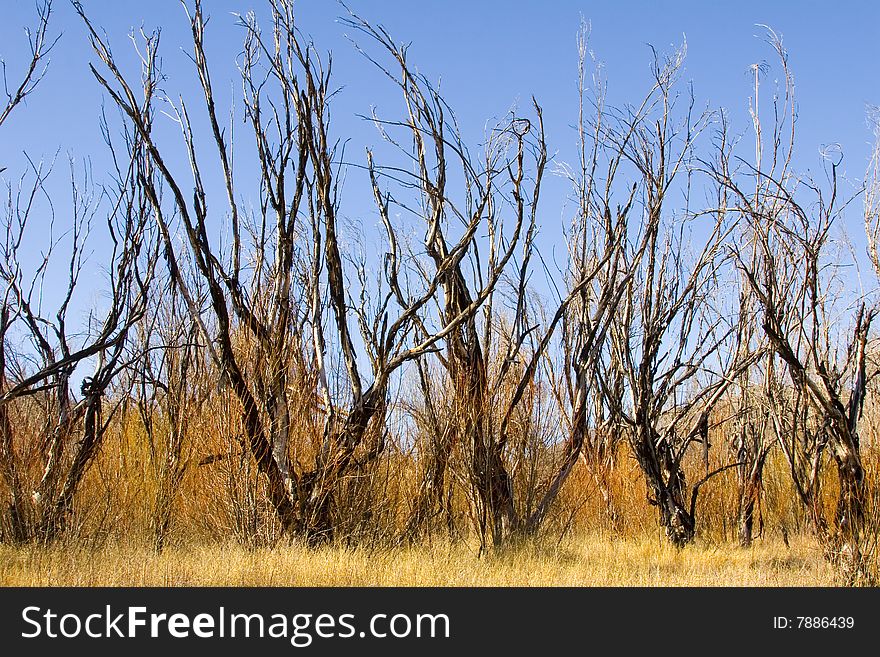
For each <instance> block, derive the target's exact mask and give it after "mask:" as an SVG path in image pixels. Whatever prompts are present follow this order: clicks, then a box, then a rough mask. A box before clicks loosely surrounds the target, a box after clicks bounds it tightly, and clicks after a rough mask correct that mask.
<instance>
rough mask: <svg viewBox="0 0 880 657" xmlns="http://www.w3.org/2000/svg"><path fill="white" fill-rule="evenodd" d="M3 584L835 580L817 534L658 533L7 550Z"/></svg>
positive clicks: (1, 562)
mask: <svg viewBox="0 0 880 657" xmlns="http://www.w3.org/2000/svg"><path fill="white" fill-rule="evenodd" d="M0 584H2V585H3V586H831V585H834V584H835V581H834V573H833V571H832V569H831V568H830V567H829V566H828V565H827V563H826V562H825V561H824V560H823V559H822V555H821V553H820V551H819V549H818V547H817V546H816V544H815V541H814V540H812V539H810V538H809V537H794V538H792V539H791V540H790V546H788V547H787V546H786V545H785V544H784V543H783V542H782V540H775V539H767V540H763V541H757V542H756V543H755V544H754V546H753V547H752V548H749V549H742V548H738V547H736V546H735V545H733V544H730V545H725V544H713V543H709V542H706V541H698V542H697V543H696V544H694V545H692V546H689V547H687V548H685V549H684V550H680V551H678V550H675V549H674V548H671V547H669V546H668V545H667V544H666V543H665V542H664V541H662V540H660V539H659V537H653V538H648V537H643V538H641V539H621V538H614V539H611V538H610V537H606V536H599V535H591V536H582V537H571V538H568V539H566V540H564V541H563V542H561V543H560V544H558V545H555V544H551V545H543V546H541V545H536V544H530V545H528V546H523V547H520V548H512V549H509V550H507V551H505V552H504V553H502V554H498V555H492V556H489V557H483V558H478V557H477V556H476V554H475V552H474V551H473V550H469V549H468V548H466V547H465V546H451V545H446V544H444V545H438V544H436V543H435V544H434V545H433V546H430V547H429V546H423V547H416V548H399V549H392V550H383V551H366V550H360V549H346V548H342V547H328V548H324V549H320V550H308V549H305V548H301V547H298V546H285V547H276V548H273V549H259V550H253V551H248V550H245V549H243V548H242V547H240V546H238V545H235V544H230V545H219V544H213V545H204V546H200V547H186V548H181V547H172V548H169V549H166V550H165V551H164V552H163V553H162V554H161V555H157V554H156V553H155V552H153V551H151V550H149V549H148V548H146V547H139V546H134V545H124V544H116V545H105V546H103V547H101V548H99V549H94V550H90V549H86V548H84V547H82V546H76V545H58V546H55V547H51V548H40V547H26V548H10V547H6V546H3V547H0Z"/></svg>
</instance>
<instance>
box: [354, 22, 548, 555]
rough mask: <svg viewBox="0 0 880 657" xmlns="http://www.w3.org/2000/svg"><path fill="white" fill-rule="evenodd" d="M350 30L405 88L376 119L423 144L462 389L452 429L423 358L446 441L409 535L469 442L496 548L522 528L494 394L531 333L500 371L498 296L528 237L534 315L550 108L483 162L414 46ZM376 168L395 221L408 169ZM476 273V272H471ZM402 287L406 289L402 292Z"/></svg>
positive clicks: (454, 392) (425, 185)
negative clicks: (506, 214) (393, 114)
mask: <svg viewBox="0 0 880 657" xmlns="http://www.w3.org/2000/svg"><path fill="white" fill-rule="evenodd" d="M348 25H350V26H351V27H353V28H355V29H356V30H358V31H359V32H361V33H364V34H366V35H367V36H368V37H369V38H370V39H372V40H374V41H375V42H376V43H377V44H378V45H379V46H380V47H381V48H382V49H383V50H384V51H385V52H386V53H387V54H388V55H390V56H391V59H392V60H393V62H394V64H395V66H396V70H395V71H394V72H391V71H389V70H388V69H387V68H386V67H384V66H383V65H381V64H379V63H378V62H377V61H376V60H373V61H374V63H376V65H377V66H378V67H379V68H380V69H381V70H382V71H384V72H385V73H386V74H387V75H388V77H389V78H390V79H392V80H393V81H394V82H395V83H396V84H397V86H398V87H399V89H400V91H401V93H402V95H403V100H404V104H405V107H406V116H405V118H404V119H403V120H402V121H400V122H394V121H384V120H380V119H378V118H375V120H376V123H377V125H378V126H379V127H380V129H381V131H382V133H383V135H385V136H386V138H387V139H389V140H391V141H392V142H394V143H397V141H396V136H394V135H389V132H392V131H394V130H395V129H397V128H400V129H402V130H403V132H404V134H405V136H407V137H408V138H409V141H410V143H411V150H410V149H407V148H406V147H401V150H403V151H404V152H406V153H407V155H408V157H410V158H411V159H412V162H413V164H414V172H413V173H412V180H409V179H408V178H407V179H406V181H405V183H404V185H405V186H412V187H414V188H415V189H416V191H417V194H418V199H417V203H418V207H417V209H416V208H414V209H413V211H414V212H415V213H416V214H417V216H418V217H419V218H420V219H421V220H423V221H424V230H425V238H424V242H423V245H424V249H425V253H426V255H427V257H428V259H429V263H426V265H425V268H423V269H422V271H423V275H424V277H427V278H429V279H430V280H436V281H438V283H439V288H440V290H441V291H442V302H440V306H439V315H440V317H439V321H440V323H441V324H444V323H445V324H447V325H450V326H452V327H453V328H452V330H449V331H445V332H444V333H443V336H442V337H443V342H444V344H445V354H444V355H442V356H441V357H440V361H441V363H442V366H443V368H444V370H445V371H446V375H447V378H448V381H449V385H450V386H451V388H450V389H451V393H450V394H449V396H448V401H449V408H448V411H447V412H448V413H449V414H450V415H451V418H450V419H451V422H449V424H448V426H446V427H445V428H442V429H441V428H440V422H439V421H438V420H437V416H438V411H437V410H436V409H435V408H434V404H435V401H434V400H433V399H432V397H433V396H434V395H435V392H434V391H432V390H431V389H430V387H429V386H428V385H427V383H428V382H427V379H426V376H425V367H426V365H425V364H424V363H420V364H418V368H419V371H420V377H421V381H422V387H423V392H424V394H425V404H426V407H427V416H428V417H429V418H433V420H432V424H433V434H434V445H433V449H432V450H431V453H430V455H429V456H428V458H427V459H426V468H425V471H424V474H423V481H422V485H421V487H420V492H419V496H418V498H417V500H416V501H415V504H414V508H413V511H412V514H411V517H410V520H409V526H408V528H407V532H406V533H407V535H408V536H409V537H410V538H412V537H414V536H415V535H416V534H417V533H419V532H420V531H421V530H422V529H423V525H424V523H425V522H427V520H429V519H430V517H431V516H433V515H434V514H435V513H436V511H437V508H438V507H439V506H440V504H441V503H442V500H443V497H444V495H445V485H446V483H445V482H446V478H447V468H448V464H449V459H450V456H451V454H452V453H453V452H454V451H455V450H456V449H463V450H465V451H466V452H467V453H469V458H470V463H469V467H468V472H467V478H468V480H469V483H470V486H471V487H472V490H473V493H474V497H473V504H474V506H475V507H476V509H475V511H476V514H475V515H476V522H477V525H478V530H479V534H480V536H481V540H482V541H483V542H484V543H485V541H486V538H487V537H489V540H491V541H492V543H493V544H494V545H496V546H497V545H500V544H501V542H502V541H503V540H504V539H505V537H506V536H507V535H509V534H510V532H511V531H513V530H514V528H515V527H516V526H517V525H518V524H519V523H518V518H517V513H516V509H515V502H514V492H513V486H512V481H511V477H510V473H509V471H508V468H507V465H506V463H505V455H504V453H505V447H506V435H505V431H504V426H503V425H504V422H505V421H509V418H508V419H507V420H505V421H502V427H501V431H500V432H499V431H498V430H497V429H495V428H494V427H493V426H492V418H493V415H494V414H493V413H492V411H491V404H492V398H493V389H495V388H497V386H498V385H499V382H500V381H501V380H502V379H504V377H505V374H506V369H507V368H508V367H509V365H510V363H512V362H513V361H514V359H515V357H516V355H517V353H516V352H517V351H518V350H519V347H520V346H521V345H522V342H523V340H524V339H525V337H526V334H525V333H524V332H523V329H524V327H523V326H521V324H522V322H521V321H520V318H517V322H518V327H517V328H518V330H520V333H519V334H518V335H517V336H515V337H514V338H513V342H512V343H511V344H510V345H509V349H508V353H506V354H504V356H505V361H504V362H505V363H506V365H502V366H501V368H500V369H501V371H499V372H497V374H496V373H495V372H493V367H492V363H491V359H492V358H493V357H494V356H496V355H498V354H496V353H494V351H495V347H494V345H493V339H494V335H493V331H494V325H495V316H494V312H495V305H494V294H495V289H496V286H497V285H498V282H499V280H500V279H501V277H502V275H503V274H504V273H506V271H507V268H508V264H509V263H511V261H512V258H513V256H514V254H515V253H516V251H517V250H518V248H520V244H521V243H522V244H523V245H524V246H523V247H522V248H524V254H523V261H522V265H521V267H522V269H521V276H520V280H522V285H520V286H519V287H518V289H517V290H515V294H516V295H517V297H516V298H517V301H516V304H517V312H522V311H523V309H522V308H521V304H522V303H524V296H525V289H524V285H525V275H526V274H525V271H526V270H527V268H528V260H529V257H530V253H531V249H532V239H533V236H534V233H535V228H536V223H535V222H536V211H537V204H538V198H539V195H540V188H541V179H542V177H543V173H544V167H545V165H546V161H547V153H546V147H545V145H544V136H543V123H542V117H541V109H540V107H538V106H537V103H536V104H535V116H536V118H535V125H534V126H533V125H532V122H531V121H529V120H526V119H520V118H517V117H510V118H509V120H507V121H505V122H503V123H502V124H500V125H498V126H496V127H495V128H494V129H493V131H492V134H491V136H490V140H489V143H488V144H487V145H486V148H485V157H484V158H483V160H482V161H479V160H475V159H473V158H472V157H471V156H470V154H469V152H468V149H467V147H466V146H465V144H464V143H463V141H462V138H461V135H460V132H459V130H458V126H457V125H456V123H455V120H454V117H453V116H452V110H451V109H450V108H449V107H448V106H447V104H446V103H445V101H444V100H443V99H442V97H441V96H440V95H439V93H438V92H437V91H436V89H434V88H433V87H432V86H431V84H430V83H429V82H428V80H427V79H426V78H424V77H423V76H420V75H418V74H416V73H415V72H414V71H413V69H412V68H411V66H410V64H409V63H408V61H407V53H406V48H405V47H400V46H397V45H396V44H395V43H394V41H393V40H392V39H391V37H390V36H389V35H388V33H387V32H386V31H385V30H384V29H383V28H382V27H381V26H378V27H373V26H372V25H370V24H368V23H367V22H366V21H363V20H362V19H360V18H358V17H357V16H354V15H352V18H351V19H350V20H349V21H348ZM530 134H534V135H535V138H534V139H535V141H534V143H533V144H532V145H530V144H529V142H528V141H527V138H528V136H529V135H530ZM527 157H531V158H533V160H534V172H535V173H534V174H533V175H534V180H533V181H532V183H531V189H528V188H527V186H528V182H527V181H526V178H525V176H526V166H527V162H526V158H527ZM453 166H454V167H455V168H460V171H459V172H458V173H459V174H460V175H462V176H463V184H462V188H463V192H461V193H459V192H458V190H457V189H453V188H452V183H450V182H449V179H450V177H451V176H452V175H453V173H452V170H451V169H452V167H453ZM370 172H371V176H372V178H373V186H374V190H375V196H376V202H377V205H378V206H379V208H380V210H381V213H382V217H383V221H385V222H386V223H387V222H388V221H389V219H388V208H389V205H391V204H392V203H395V202H396V203H397V204H398V205H401V207H404V208H406V207H407V206H406V205H405V202H404V201H403V200H395V199H394V198H393V197H392V196H391V195H390V194H389V193H387V192H382V191H381V190H380V185H379V180H378V177H379V176H380V175H384V176H386V177H393V176H398V175H402V174H401V172H400V171H399V170H398V169H393V168H391V167H384V168H380V167H374V166H372V164H371V167H370ZM505 203H510V207H511V211H512V212H511V214H512V217H513V219H512V221H511V222H510V226H507V225H505V222H504V221H503V214H502V212H503V210H504V209H505V208H504V207H503V206H504V204H505ZM453 222H457V223H459V224H460V226H461V228H460V230H458V234H459V235H460V238H459V239H458V241H457V243H456V241H455V240H454V238H453V237H452V236H453V235H454V234H456V229H455V227H454V224H453ZM480 230H485V231H486V232H487V234H488V243H487V244H486V245H485V246H484V247H483V248H484V249H485V252H483V253H481V248H480V247H481V245H480V242H479V240H478V237H477V233H478V231H480ZM387 266H388V267H391V268H392V269H394V270H396V269H397V268H399V266H400V264H399V262H398V260H397V255H396V254H395V257H394V258H393V259H392V260H391V261H390V263H389V264H388V265H387ZM481 268H482V269H481ZM469 270H470V271H473V272H475V273H474V274H473V275H471V274H470V273H469ZM396 293H397V294H399V295H400V296H401V297H404V296H405V292H404V291H402V290H398V291H397V292H396ZM477 307H480V308H481V312H480V314H479V316H478V315H477V313H475V312H473V311H472V309H474V308H477ZM458 318H461V321H458ZM427 325H428V324H427V323H426V319H425V318H420V320H419V322H418V325H417V330H418V331H419V332H420V333H421V334H423V336H424V335H427V334H429V333H430V331H429V329H428V328H427Z"/></svg>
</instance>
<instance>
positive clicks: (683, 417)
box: [597, 51, 744, 546]
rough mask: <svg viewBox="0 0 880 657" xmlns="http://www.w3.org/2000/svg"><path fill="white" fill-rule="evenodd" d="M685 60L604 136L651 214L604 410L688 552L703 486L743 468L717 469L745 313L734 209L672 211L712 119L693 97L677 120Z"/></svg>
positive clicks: (633, 247) (613, 353)
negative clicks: (740, 306)
mask: <svg viewBox="0 0 880 657" xmlns="http://www.w3.org/2000/svg"><path fill="white" fill-rule="evenodd" d="M683 56H684V52H683V51H679V52H676V53H675V54H674V55H673V56H671V57H669V58H667V59H665V60H663V61H661V60H659V59H655V65H654V66H653V68H652V74H653V78H654V85H653V88H652V90H651V92H650V93H649V94H648V95H647V97H646V99H645V101H644V102H643V103H642V104H641V106H640V107H638V108H632V109H630V108H626V109H623V110H620V111H618V112H616V113H614V114H612V116H613V117H614V121H613V123H611V124H607V125H606V129H605V131H604V133H603V137H604V138H605V141H606V143H610V144H612V145H613V148H614V149H616V150H619V151H621V152H622V153H623V155H624V159H625V160H626V162H627V163H628V165H629V166H630V167H631V168H632V170H634V172H635V174H636V179H635V190H634V192H633V193H634V198H635V202H636V204H637V207H638V209H639V210H640V211H641V215H642V216H641V221H640V222H639V223H638V225H633V223H634V222H633V223H630V225H629V227H628V228H627V229H626V231H625V233H624V234H625V235H627V239H628V240H629V241H630V244H629V246H628V247H627V261H626V267H625V269H626V268H629V267H631V268H632V269H633V274H632V278H631V281H630V282H629V284H628V285H627V287H626V292H625V294H624V298H623V300H622V302H621V305H620V308H619V309H618V311H617V312H616V313H615V318H614V326H613V327H612V328H611V331H610V332H611V336H612V337H611V340H610V344H609V346H608V351H607V356H606V357H605V359H604V360H603V361H601V366H600V367H599V368H597V378H598V381H599V385H600V386H601V387H602V393H603V403H604V404H605V405H606V406H607V408H608V409H609V414H610V416H611V417H612V418H613V422H614V424H615V425H616V426H617V427H618V430H619V431H621V432H623V433H624V435H625V436H626V439H627V441H628V442H629V445H630V448H631V449H632V452H633V455H634V456H635V459H636V461H637V462H638V464H639V466H640V468H641V470H642V472H643V474H644V476H645V479H646V483H647V487H648V500H649V502H650V503H651V504H652V505H655V506H657V508H658V511H659V520H660V524H661V526H662V527H663V528H664V530H665V532H666V535H667V537H668V538H669V540H670V541H671V542H672V543H673V544H674V545H676V546H683V545H685V544H686V543H688V542H690V541H691V540H692V539H693V537H694V533H695V528H696V518H695V515H696V502H697V496H698V494H699V492H700V488H701V487H702V486H703V485H704V484H705V483H706V482H707V481H708V480H709V479H710V478H711V477H713V476H714V475H716V474H718V473H719V472H722V471H723V470H725V469H727V468H730V467H733V465H735V464H732V463H728V464H724V465H722V466H721V467H719V468H716V469H714V470H710V468H709V447H710V445H709V437H710V428H711V426H712V413H713V410H714V409H715V408H716V406H717V405H718V403H719V401H720V400H721V399H722V398H723V396H724V394H725V392H726V391H727V389H728V388H729V386H730V384H731V381H732V377H734V376H735V374H736V372H738V371H739V370H740V368H742V367H743V366H744V364H743V363H738V362H737V361H736V358H735V355H736V354H737V353H738V349H737V347H736V344H735V339H736V337H737V334H736V331H735V318H734V313H733V312H732V311H730V310H726V309H725V308H724V307H723V306H722V303H721V299H722V298H723V296H722V295H720V294H719V293H718V290H719V289H720V286H721V281H722V280H723V277H724V276H726V275H727V274H728V273H729V271H728V270H729V268H726V267H725V262H726V261H728V260H729V259H727V258H726V252H725V246H726V243H727V240H728V237H729V235H730V234H731V230H732V229H733V225H734V223H733V221H732V219H731V217H730V216H729V215H725V214H724V213H717V212H694V211H693V210H691V209H690V208H688V207H687V205H686V206H685V207H684V208H683V209H681V210H676V209H675V208H672V207H670V205H671V203H672V201H671V199H670V198H669V197H670V196H671V195H672V194H673V193H676V192H679V193H683V194H684V198H685V200H686V203H687V200H688V194H687V191H688V190H689V189H690V186H691V184H692V182H693V180H692V179H693V177H694V176H696V175H697V173H696V168H695V167H694V164H695V159H694V158H695V155H694V148H695V142H696V139H697V138H698V136H699V135H700V133H701V131H702V130H703V129H704V128H705V126H706V125H707V120H708V115H707V114H705V113H704V114H702V115H700V116H695V115H694V114H693V100H692V99H691V104H690V106H689V107H688V109H687V112H686V114H685V116H684V118H683V119H681V120H677V119H676V118H675V116H674V113H675V99H676V92H675V81H676V78H677V75H678V72H679V69H680V66H681V64H682V61H683ZM691 248H694V250H695V252H694V254H693V255H692V256H690V257H689V250H690V249H691ZM615 377H617V378H615ZM620 380H622V382H623V385H622V386H620V383H619V381H620ZM694 445H702V452H703V459H702V461H703V463H704V469H705V472H704V476H702V477H700V478H699V479H698V480H697V481H696V482H694V483H689V482H688V480H687V477H686V462H685V457H686V455H687V454H688V453H689V451H691V447H692V446H694Z"/></svg>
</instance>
